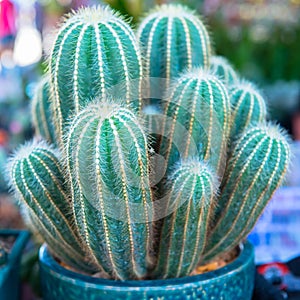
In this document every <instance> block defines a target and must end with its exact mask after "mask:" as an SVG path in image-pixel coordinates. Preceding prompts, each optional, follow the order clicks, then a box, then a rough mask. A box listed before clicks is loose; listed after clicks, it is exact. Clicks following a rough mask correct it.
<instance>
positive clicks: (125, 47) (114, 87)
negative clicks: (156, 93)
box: [49, 6, 142, 144]
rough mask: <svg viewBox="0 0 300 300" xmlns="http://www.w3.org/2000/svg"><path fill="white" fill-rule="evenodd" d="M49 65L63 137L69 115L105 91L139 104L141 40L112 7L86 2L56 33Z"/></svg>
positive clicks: (57, 121) (59, 133)
mask: <svg viewBox="0 0 300 300" xmlns="http://www.w3.org/2000/svg"><path fill="white" fill-rule="evenodd" d="M49 68H50V74H51V87H52V88H51V91H52V94H53V105H52V109H53V113H54V120H55V126H56V133H57V136H58V138H59V139H61V138H62V136H63V134H64V133H65V132H66V130H65V129H66V125H67V121H68V119H69V118H70V116H72V115H73V114H74V113H78V112H79V110H80V109H81V108H82V107H83V106H84V105H86V104H87V103H88V102H90V101H91V100H92V99H94V98H97V97H99V98H101V97H102V96H104V95H107V93H111V94H113V95H115V94H117V96H118V97H120V96H122V97H125V100H126V104H127V105H128V106H130V108H132V109H133V110H135V111H136V112H139V111H140V110H141V80H142V62H141V55H140V52H139V49H138V45H137V42H136V40H135V37H134V34H133V32H132V30H131V29H130V27H129V26H128V24H127V23H126V22H124V21H123V20H122V19H121V18H120V17H119V16H118V14H116V13H114V12H113V11H112V10H111V9H109V8H108V7H101V6H97V7H91V8H82V9H80V10H79V11H78V12H77V13H75V14H71V15H70V16H69V18H68V19H67V20H66V21H65V23H64V24H63V25H62V27H61V29H60V31H59V33H58V34H57V38H56V41H55V43H54V47H53V50H52V53H51V57H50V64H49ZM60 144H61V143H60Z"/></svg>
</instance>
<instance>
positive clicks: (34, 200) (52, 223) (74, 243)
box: [8, 141, 96, 272]
mask: <svg viewBox="0 0 300 300" xmlns="http://www.w3.org/2000/svg"><path fill="white" fill-rule="evenodd" d="M8 169H9V177H10V183H11V187H12V189H13V190H14V191H15V193H16V196H17V197H18V198H19V199H21V203H22V205H25V207H26V209H27V210H28V215H29V218H30V219H31V221H32V222H33V224H34V225H35V227H36V228H37V230H38V232H39V233H40V234H41V236H42V237H43V238H44V239H45V241H46V242H47V244H48V245H49V247H50V249H51V251H53V253H55V255H56V256H57V257H59V258H60V259H61V260H63V261H64V262H65V263H67V264H69V265H70V266H71V267H74V268H76V269H78V270H82V271H86V272H91V271H95V270H96V269H95V267H94V266H92V265H91V264H90V262H89V260H88V259H87V258H86V257H87V254H86V253H85V252H84V250H83V249H84V247H83V244H82V242H81V240H80V238H79V235H78V234H77V232H76V231H75V230H74V229H73V227H72V226H73V223H74V221H73V220H72V215H70V211H71V208H70V206H71V205H70V200H69V198H68V194H67V191H66V186H65V184H64V178H63V173H62V167H61V165H60V163H59V154H58V153H57V152H56V151H55V150H54V149H53V148H51V147H49V146H48V145H47V144H46V143H44V142H42V141H40V142H36V141H33V142H32V143H29V144H26V145H24V146H22V147H21V148H20V149H19V151H17V153H16V154H15V156H14V157H12V159H11V161H10V163H9V165H8Z"/></svg>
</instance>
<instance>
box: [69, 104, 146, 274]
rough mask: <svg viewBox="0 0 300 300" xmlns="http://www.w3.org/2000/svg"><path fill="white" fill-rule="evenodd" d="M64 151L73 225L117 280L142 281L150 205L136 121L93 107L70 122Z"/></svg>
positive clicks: (117, 109) (119, 111)
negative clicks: (74, 221) (72, 210)
mask: <svg viewBox="0 0 300 300" xmlns="http://www.w3.org/2000/svg"><path fill="white" fill-rule="evenodd" d="M66 146H67V148H66V155H67V160H68V169H69V172H70V174H71V177H72V198H73V206H74V208H73V209H74V214H75V216H76V223H77V226H78V227H79V230H80V233H81V235H82V236H83V237H84V239H85V241H86V243H87V245H88V247H89V248H90V249H91V251H92V253H93V256H94V257H95V259H96V260H97V261H98V262H99V264H101V265H102V266H103V269H104V270H105V271H106V272H107V273H108V274H110V275H111V276H112V277H114V278H116V279H123V280H124V279H136V278H143V277H144V276H145V275H146V271H147V268H148V266H149V263H150V258H149V254H148V250H149V249H150V233H151V228H150V225H151V224H150V222H151V221H152V219H151V218H152V203H151V201H152V200H151V191H150V184H149V178H148V168H149V162H148V157H147V141H146V136H145V134H144V132H143V130H142V128H141V126H140V125H139V122H138V119H137V118H136V117H135V116H134V115H133V113H131V112H130V111H129V110H127V109H125V108H122V107H121V106H119V105H117V104H109V103H106V102H101V103H98V104H91V105H89V106H88V107H87V108H86V109H84V110H83V111H81V112H80V113H79V114H78V115H77V116H76V117H75V119H74V120H73V123H72V126H71V128H70V131H69V134H68V138H67V141H66Z"/></svg>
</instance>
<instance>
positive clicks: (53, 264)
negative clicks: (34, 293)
mask: <svg viewBox="0 0 300 300" xmlns="http://www.w3.org/2000/svg"><path fill="white" fill-rule="evenodd" d="M240 248H241V251H240V253H239V256H238V257H237V258H236V259H235V260H233V261H232V262H230V263H229V264H227V265H226V266H224V267H222V268H219V269H217V270H215V271H211V272H207V273H203V274H199V275H192V276H186V277H181V278H171V279H154V280H125V281H120V280H112V279H103V278H95V277H92V276H88V275H84V274H81V273H76V272H75V271H71V270H69V269H66V268H64V267H63V266H61V265H60V264H59V263H58V262H57V261H56V260H55V259H54V258H53V256H52V255H51V254H50V252H49V249H48V246H47V245H46V244H43V245H42V246H41V248H40V251H39V260H40V265H41V267H42V268H46V269H48V272H50V273H51V276H55V277H59V278H60V279H61V280H65V281H70V282H73V284H74V282H75V281H76V285H82V286H85V287H87V286H90V287H95V286H105V289H111V288H114V289H116V288H119V289H126V290H128V288H129V289H133V290H134V289H140V288H143V289H148V288H149V289H155V288H157V287H162V286H163V287H164V288H165V287H168V286H169V287H171V288H178V287H184V286H185V285H191V284H196V283H197V284H199V281H201V282H202V283H203V284H205V283H206V282H208V281H212V280H213V281H217V280H220V279H221V278H222V277H227V276H228V275H230V274H231V273H235V272H242V271H243V269H245V268H247V267H248V265H249V264H254V249H253V246H252V244H251V243H250V242H248V241H246V242H245V243H244V244H242V245H241V246H240Z"/></svg>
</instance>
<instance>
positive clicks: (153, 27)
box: [138, 4, 211, 98]
mask: <svg viewBox="0 0 300 300" xmlns="http://www.w3.org/2000/svg"><path fill="white" fill-rule="evenodd" d="M138 40H139V42H140V44H141V49H142V55H143V57H145V63H146V67H145V69H146V70H147V72H146V74H145V76H146V77H147V80H150V81H149V82H148V87H149V88H150V89H149V93H150V95H149V96H151V97H152V98H161V96H162V93H163V91H164V89H165V88H166V87H168V86H169V83H170V80H171V79H172V78H175V77H177V76H178V75H179V74H180V73H181V72H182V71H185V70H191V68H192V67H200V66H203V67H208V66H209V58H210V55H211V45H210V39H209V35H208V33H207V30H206V28H205V26H204V25H203V22H202V21H201V19H200V17H198V16H197V15H196V14H195V13H194V12H193V11H191V10H189V9H188V8H186V7H184V6H181V5H177V4H170V5H162V6H157V7H156V8H155V9H154V10H153V11H151V12H150V13H149V15H148V16H147V17H146V18H145V19H144V20H143V21H142V22H141V24H140V26H139V28H138ZM153 78H156V79H153ZM159 79H162V80H161V81H159Z"/></svg>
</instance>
